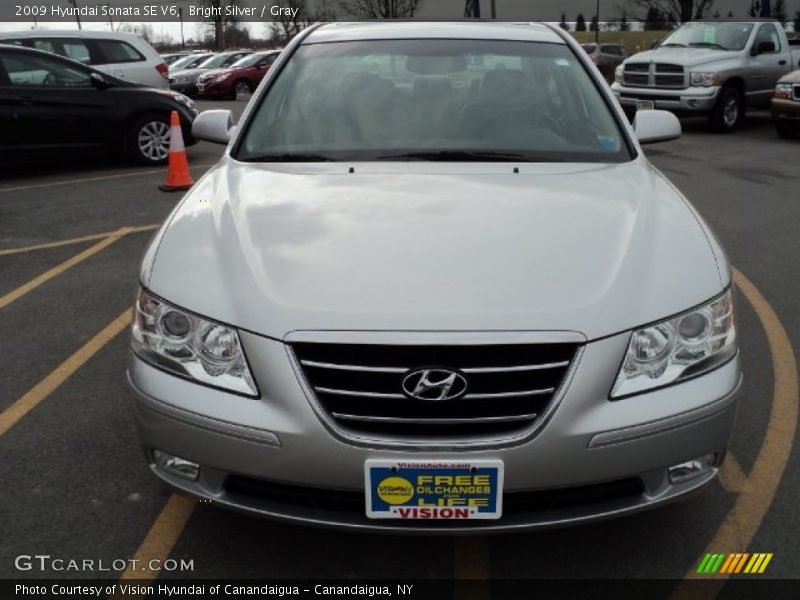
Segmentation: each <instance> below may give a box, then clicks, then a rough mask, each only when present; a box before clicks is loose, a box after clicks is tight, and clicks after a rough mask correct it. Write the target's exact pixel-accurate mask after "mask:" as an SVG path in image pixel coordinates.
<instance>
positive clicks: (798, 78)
mask: <svg viewBox="0 0 800 600" xmlns="http://www.w3.org/2000/svg"><path fill="white" fill-rule="evenodd" d="M771 112H772V120H773V122H774V123H775V130H776V131H777V132H778V135H779V136H781V137H783V138H794V137H797V136H798V135H800V70H797V71H792V72H791V73H789V74H788V75H784V76H783V77H781V78H780V79H779V80H778V84H777V85H776V86H775V93H774V94H773V97H772V105H771Z"/></svg>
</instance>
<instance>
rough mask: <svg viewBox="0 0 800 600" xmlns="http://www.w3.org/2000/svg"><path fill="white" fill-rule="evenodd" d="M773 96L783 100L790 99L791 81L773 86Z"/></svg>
mask: <svg viewBox="0 0 800 600" xmlns="http://www.w3.org/2000/svg"><path fill="white" fill-rule="evenodd" d="M774 95H775V97H776V98H783V99H784V100H791V99H792V84H791V83H779V84H778V85H776V86H775V94H774Z"/></svg>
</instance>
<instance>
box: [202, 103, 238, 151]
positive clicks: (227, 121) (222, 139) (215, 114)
mask: <svg viewBox="0 0 800 600" xmlns="http://www.w3.org/2000/svg"><path fill="white" fill-rule="evenodd" d="M235 131H236V125H234V124H233V113H232V112H231V111H229V110H205V111H203V112H201V113H200V114H199V115H197V117H196V118H195V120H194V123H192V135H193V136H194V137H195V138H197V139H198V140H205V141H207V142H214V143H215V144H227V143H228V142H229V141H230V140H231V137H232V136H233V133H234V132H235Z"/></svg>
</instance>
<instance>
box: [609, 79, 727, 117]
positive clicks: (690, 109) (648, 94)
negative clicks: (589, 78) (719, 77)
mask: <svg viewBox="0 0 800 600" xmlns="http://www.w3.org/2000/svg"><path fill="white" fill-rule="evenodd" d="M721 89H722V88H721V87H689V88H686V89H682V90H669V89H658V88H642V87H628V86H624V85H622V84H620V83H616V82H615V83H614V84H612V86H611V90H612V91H613V92H614V95H615V96H616V97H617V100H619V103H620V104H621V105H622V108H627V109H635V108H636V102H637V101H638V100H652V101H653V102H654V104H655V108H657V109H662V110H669V111H672V112H676V113H682V114H698V115H699V114H706V113H709V112H711V110H712V109H713V108H714V105H715V104H716V102H717V96H719V92H720V90H721Z"/></svg>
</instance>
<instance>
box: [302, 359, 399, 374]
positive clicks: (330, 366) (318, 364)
mask: <svg viewBox="0 0 800 600" xmlns="http://www.w3.org/2000/svg"><path fill="white" fill-rule="evenodd" d="M300 363H301V364H303V365H305V366H307V367H317V368H320V369H339V370H340V371H362V372H364V373H405V372H406V371H408V368H407V367H362V366H359V365H340V364H335V363H323V362H317V361H314V360H301V361H300Z"/></svg>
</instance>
